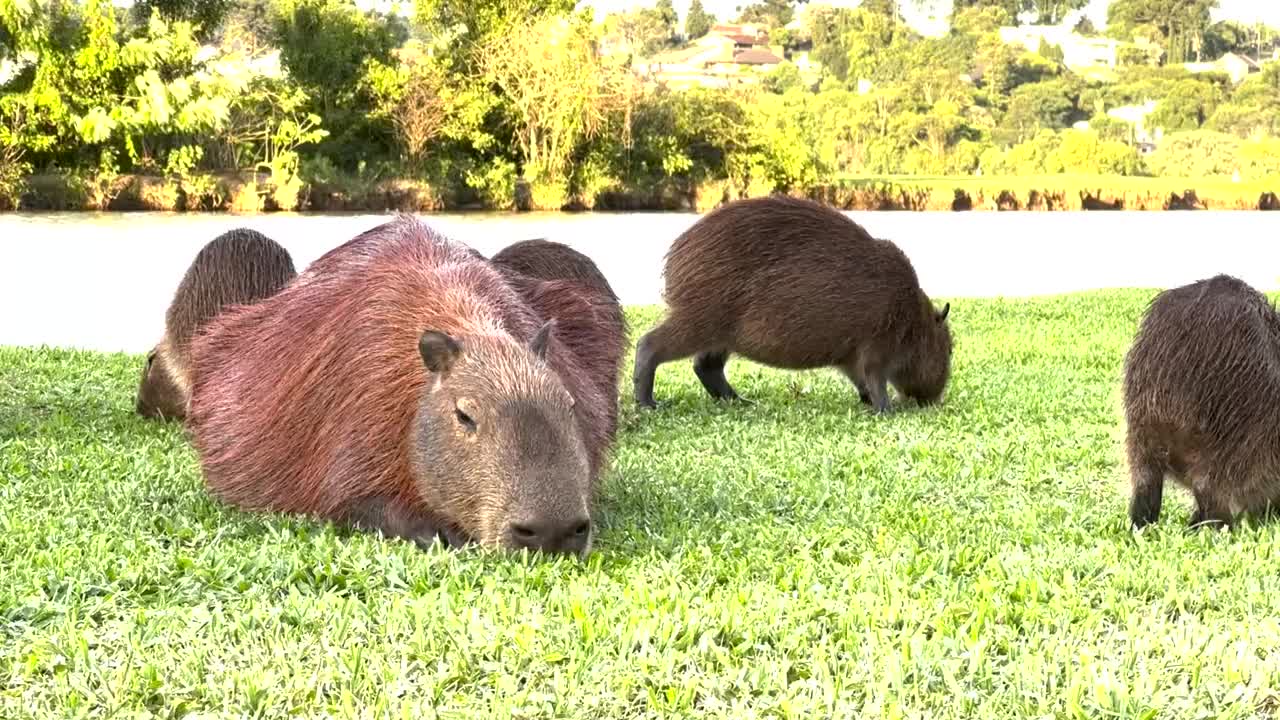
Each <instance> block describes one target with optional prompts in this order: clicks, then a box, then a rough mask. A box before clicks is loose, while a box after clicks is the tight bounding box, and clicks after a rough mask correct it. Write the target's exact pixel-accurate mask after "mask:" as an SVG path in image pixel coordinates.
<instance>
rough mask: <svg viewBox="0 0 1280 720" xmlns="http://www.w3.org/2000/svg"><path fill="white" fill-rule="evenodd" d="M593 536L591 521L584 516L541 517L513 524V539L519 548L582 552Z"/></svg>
mask: <svg viewBox="0 0 1280 720" xmlns="http://www.w3.org/2000/svg"><path fill="white" fill-rule="evenodd" d="M590 538H591V521H590V520H588V519H587V518H584V517H579V518H573V519H571V520H569V521H567V522H566V521H562V520H559V519H550V518H540V519H533V518H531V519H528V520H525V521H523V522H516V523H512V524H511V539H512V541H513V543H514V544H515V546H516V547H517V548H521V547H525V548H529V549H530V550H541V551H543V552H562V553H575V554H578V553H581V552H582V551H583V550H585V549H586V547H587V541H588V540H589V539H590Z"/></svg>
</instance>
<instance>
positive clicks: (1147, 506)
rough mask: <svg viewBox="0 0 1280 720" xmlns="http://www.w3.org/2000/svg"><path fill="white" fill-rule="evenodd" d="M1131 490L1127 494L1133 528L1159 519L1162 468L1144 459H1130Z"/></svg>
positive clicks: (1162, 489) (1162, 487)
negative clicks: (1135, 460) (1128, 494)
mask: <svg viewBox="0 0 1280 720" xmlns="http://www.w3.org/2000/svg"><path fill="white" fill-rule="evenodd" d="M1130 464H1131V467H1130V473H1131V474H1132V476H1131V478H1130V481H1131V483H1132V492H1131V493H1130V496H1129V522H1130V523H1131V524H1132V525H1133V528H1134V529H1139V528H1143V527H1146V526H1147V525H1150V524H1151V523H1153V522H1155V521H1156V520H1159V519H1160V505H1161V504H1162V502H1163V498H1164V468H1163V467H1161V466H1160V465H1159V464H1158V463H1153V462H1149V461H1146V460H1141V461H1137V462H1134V461H1130Z"/></svg>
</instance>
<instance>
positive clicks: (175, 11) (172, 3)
mask: <svg viewBox="0 0 1280 720" xmlns="http://www.w3.org/2000/svg"><path fill="white" fill-rule="evenodd" d="M231 7H232V0H138V2H136V3H134V5H133V8H132V12H133V14H134V17H135V18H136V20H137V22H139V24H145V23H146V22H147V19H148V18H150V17H151V13H152V11H157V12H159V13H160V17H162V18H164V19H165V20H167V21H169V22H180V21H185V22H189V23H191V24H192V25H194V26H195V27H196V36H197V37H198V38H200V39H201V40H207V39H209V38H210V37H212V36H213V35H215V34H216V33H217V32H218V30H219V29H220V28H221V26H222V21H223V19H224V18H225V17H226V16H227V12H228V11H229V10H231Z"/></svg>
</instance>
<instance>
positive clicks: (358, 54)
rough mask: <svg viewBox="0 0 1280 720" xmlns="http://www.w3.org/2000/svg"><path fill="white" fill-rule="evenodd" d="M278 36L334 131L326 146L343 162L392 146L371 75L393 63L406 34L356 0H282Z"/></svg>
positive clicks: (292, 71) (293, 71)
mask: <svg viewBox="0 0 1280 720" xmlns="http://www.w3.org/2000/svg"><path fill="white" fill-rule="evenodd" d="M277 11H278V15H277V17H276V21H275V24H276V37H277V41H278V43H279V45H280V61H281V64H282V65H284V67H285V68H287V69H288V71H289V75H290V77H292V78H293V79H294V80H295V81H296V82H297V83H298V84H299V85H301V86H302V88H303V89H304V90H305V91H306V93H307V95H308V97H309V98H310V109H311V111H312V112H314V113H315V114H317V115H319V116H320V117H321V118H323V119H324V125H325V127H326V128H327V129H328V130H329V132H331V133H332V135H331V137H330V138H329V139H328V140H327V141H326V142H324V143H323V144H322V146H321V151H322V152H323V153H324V154H325V155H327V156H328V157H330V158H331V159H333V160H335V161H337V162H338V164H339V165H340V166H341V167H344V168H347V169H353V168H355V167H356V166H357V165H358V164H359V163H360V162H361V161H362V160H366V159H368V158H369V157H370V156H373V157H375V158H376V157H378V156H386V155H388V154H389V153H390V152H391V148H392V144H393V140H392V128H391V124H390V123H389V122H385V121H384V122H380V123H379V122H374V121H371V118H370V116H371V115H373V111H374V108H375V100H374V98H373V96H372V94H371V93H370V92H369V91H368V89H367V87H366V80H365V79H366V75H367V73H368V72H369V71H370V69H371V68H372V67H374V66H376V65H383V66H385V65H390V64H391V63H392V59H391V51H392V50H393V49H394V48H395V47H397V46H398V45H399V44H400V43H401V42H402V41H403V38H402V37H400V36H398V35H397V33H396V32H395V28H394V27H392V26H391V25H389V24H388V23H386V22H385V21H384V20H383V19H382V18H380V17H378V16H375V15H372V14H367V13H363V12H361V11H360V10H359V9H357V8H356V6H355V3H354V2H352V0H280V2H279V4H278V6H277Z"/></svg>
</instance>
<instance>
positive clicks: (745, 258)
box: [634, 196, 951, 413]
mask: <svg viewBox="0 0 1280 720" xmlns="http://www.w3.org/2000/svg"><path fill="white" fill-rule="evenodd" d="M663 274H664V277H665V283H666V286H665V291H664V299H665V300H666V303H667V308H668V314H667V318H666V320H665V321H664V322H663V323H662V324H661V325H659V326H658V327H657V328H655V329H653V330H652V331H650V332H649V333H648V334H647V335H645V336H644V337H642V338H641V339H640V342H639V343H638V344H637V346H636V359H635V378H634V380H635V397H636V402H637V403H638V404H639V405H640V406H642V407H654V405H655V403H654V400H653V379H654V374H655V372H656V370H657V368H658V366H659V365H661V364H662V363H665V362H669V361H672V360H678V359H680V358H685V357H689V356H690V355H692V356H694V361H693V368H694V373H695V374H696V375H697V377H698V379H699V380H700V381H701V383H702V386H703V387H704V388H706V390H707V392H708V393H709V394H710V395H711V396H712V397H713V398H717V399H722V400H732V399H736V398H737V397H738V394H737V393H736V392H735V391H734V389H733V388H732V387H731V386H730V385H729V382H728V380H727V379H726V378H725V375H724V368H725V363H726V362H727V361H728V359H729V356H730V355H731V354H732V353H738V354H741V355H742V356H744V357H746V358H748V359H751V360H754V361H756V362H759V363H762V364H765V365H770V366H773V367H778V368H787V369H809V368H818V367H829V366H835V367H838V368H840V370H842V371H843V372H844V374H845V375H846V376H847V377H849V379H850V380H852V381H853V383H854V385H855V386H856V387H857V389H858V396H859V398H860V399H861V400H862V402H863V403H865V404H868V405H871V406H872V407H874V408H875V410H876V411H877V412H881V413H883V412H887V411H888V410H889V394H888V389H887V384H888V383H892V384H893V385H894V386H895V387H897V388H898V390H899V392H901V393H902V394H903V395H906V396H907V397H910V398H914V399H915V400H916V401H917V402H919V403H920V404H922V405H925V404H931V403H934V402H938V401H939V400H940V399H941V397H942V393H943V390H944V389H945V387H946V384H947V380H948V378H949V376H950V372H951V331H950V329H949V327H948V323H947V314H948V313H949V312H950V310H951V305H950V304H947V305H945V306H944V307H943V308H942V310H937V309H935V308H934V306H933V303H932V302H931V301H930V300H929V297H928V296H927V295H926V294H925V293H924V291H923V290H921V288H920V283H919V281H918V280H917V278H916V273H915V269H914V268H913V267H912V265H911V262H910V261H909V260H908V259H907V256H906V255H905V254H903V252H902V251H901V250H900V249H899V248H898V247H897V246H895V245H894V244H893V243H891V242H889V241H887V240H878V239H876V238H873V237H871V235H869V234H868V233H867V232H866V231H865V230H863V229H862V228H861V227H860V226H858V225H857V224H856V223H854V222H853V221H852V220H850V219H849V218H847V217H845V215H844V214H842V213H840V212H838V211H836V210H834V209H831V208H829V207H826V206H824V205H820V204H818V203H815V202H812V201H809V200H801V199H796V198H790V197H785V196H770V197H763V198H754V199H748V200H740V201H737V202H733V203H729V204H727V205H724V206H722V207H720V208H718V209H716V210H713V211H712V212H710V213H708V214H707V215H706V216H704V217H702V218H701V219H699V220H698V221H697V222H696V223H694V225H693V226H692V227H690V228H689V229H688V230H686V231H685V232H684V233H682V234H681V235H680V236H679V237H678V238H676V240H675V242H674V243H672V245H671V248H670V250H668V251H667V256H666V264H665V268H664V273H663Z"/></svg>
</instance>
